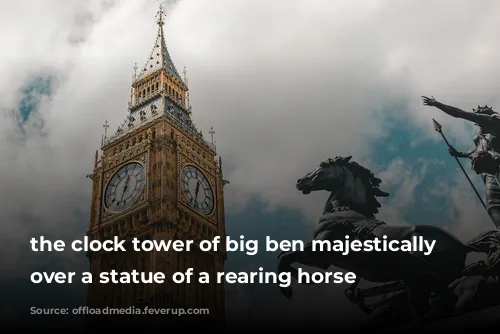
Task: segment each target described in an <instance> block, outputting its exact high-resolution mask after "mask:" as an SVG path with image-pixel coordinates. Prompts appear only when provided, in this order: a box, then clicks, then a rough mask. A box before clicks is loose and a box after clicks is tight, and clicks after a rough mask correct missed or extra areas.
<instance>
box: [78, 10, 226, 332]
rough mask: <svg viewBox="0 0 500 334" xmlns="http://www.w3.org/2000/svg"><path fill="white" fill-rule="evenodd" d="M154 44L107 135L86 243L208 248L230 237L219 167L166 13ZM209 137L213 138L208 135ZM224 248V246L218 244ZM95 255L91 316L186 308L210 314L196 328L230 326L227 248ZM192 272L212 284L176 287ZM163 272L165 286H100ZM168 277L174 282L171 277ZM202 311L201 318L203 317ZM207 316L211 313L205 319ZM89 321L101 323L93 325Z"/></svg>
mask: <svg viewBox="0 0 500 334" xmlns="http://www.w3.org/2000/svg"><path fill="white" fill-rule="evenodd" d="M157 19H158V21H157V23H158V36H157V38H156V42H155V44H154V47H153V51H152V52H151V55H150V57H149V58H148V60H147V62H146V65H145V66H144V67H143V68H141V70H140V72H137V68H136V73H135V74H134V77H133V83H132V93H131V101H130V103H129V110H128V116H127V118H126V120H125V122H124V123H123V124H122V125H121V126H119V127H118V130H117V131H116V133H115V134H113V135H112V136H109V137H108V134H107V131H106V130H107V127H108V125H107V122H106V124H105V134H104V136H103V139H102V147H101V150H102V152H101V155H100V157H99V154H98V152H97V151H96V156H95V162H94V171H93V174H91V175H90V178H91V179H92V182H93V191H92V206H91V217H90V227H89V230H88V232H87V235H88V237H89V239H91V240H94V239H98V240H101V241H102V240H106V239H112V238H114V237H119V239H120V240H123V239H126V240H132V239H133V238H138V239H141V240H146V239H149V240H179V239H180V240H194V244H196V243H197V242H199V241H201V240H212V239H213V238H214V237H215V236H220V238H221V240H222V241H223V240H224V238H225V224H224V200H223V187H224V184H225V183H226V182H225V181H224V179H223V176H222V166H221V159H220V158H219V159H217V155H216V151H215V145H214V143H213V140H212V142H208V141H206V140H205V139H204V138H203V136H202V134H201V132H200V131H199V130H197V128H196V127H195V125H194V124H193V122H192V119H191V106H190V103H189V93H188V87H187V79H186V77H185V72H184V77H183V78H181V76H180V75H179V73H178V72H177V70H176V68H175V66H174V63H173V61H172V59H171V58H170V55H169V52H168V50H167V46H166V42H165V36H164V32H163V24H164V13H163V11H162V8H161V7H160V10H159V12H158V14H157ZM210 133H211V134H213V131H212V130H211V131H210ZM222 245H223V243H222ZM192 248H193V249H192V250H191V251H189V252H187V251H184V252H176V251H173V250H172V251H150V252H135V251H132V249H131V245H130V251H127V252H92V253H88V257H89V259H90V264H91V272H92V276H93V277H94V281H93V283H92V284H90V286H89V292H88V306H89V308H105V307H108V308H120V309H124V308H132V309H140V308H144V307H148V308H183V309H184V310H185V311H186V312H187V310H189V309H192V310H194V311H192V312H194V314H196V312H200V311H199V309H200V308H201V309H205V310H208V311H209V315H206V314H205V315H204V316H201V317H200V315H199V314H198V315H193V316H189V318H190V319H191V320H193V321H196V318H198V319H199V320H200V321H203V320H202V319H205V320H207V319H208V320H210V323H218V324H221V325H222V324H223V323H224V286H223V284H216V282H215V278H216V277H215V273H216V272H220V271H223V267H224V261H225V259H226V254H225V251H224V247H219V249H217V251H208V252H206V251H200V250H196V247H192ZM188 268H193V269H194V273H195V275H194V276H193V278H196V277H197V276H196V273H197V272H207V273H209V274H210V276H211V277H210V283H206V284H202V283H198V280H197V279H192V281H191V283H190V284H177V283H174V282H173V281H172V279H171V277H172V275H171V274H172V273H174V272H185V271H186V270H187V269H188ZM112 270H115V271H117V272H132V271H133V270H136V271H138V272H163V273H165V277H166V280H165V281H164V282H163V283H162V284H156V283H130V284H119V283H116V284H113V283H107V284H103V283H99V279H98V278H99V274H100V273H101V272H111V271H112ZM169 274H170V275H169ZM197 310H198V311H197ZM205 313H206V311H205ZM118 317H119V318H118V319H116V320H117V321H119V322H121V321H120V319H123V321H125V320H126V319H129V320H134V321H135V320H139V321H144V322H145V323H150V324H152V323H153V322H154V323H156V322H157V321H159V322H167V323H168V322H170V321H176V320H175V319H176V318H178V319H182V318H184V316H158V315H154V317H151V316H149V315H144V314H129V315H119V316H118ZM89 319H90V320H89V322H91V323H92V322H93V321H92V320H96V321H97V322H99V319H102V318H101V317H100V316H95V317H89Z"/></svg>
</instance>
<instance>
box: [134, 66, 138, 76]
mask: <svg viewBox="0 0 500 334" xmlns="http://www.w3.org/2000/svg"><path fill="white" fill-rule="evenodd" d="M138 68H139V67H138V66H137V63H135V64H134V78H136V77H137V69H138Z"/></svg>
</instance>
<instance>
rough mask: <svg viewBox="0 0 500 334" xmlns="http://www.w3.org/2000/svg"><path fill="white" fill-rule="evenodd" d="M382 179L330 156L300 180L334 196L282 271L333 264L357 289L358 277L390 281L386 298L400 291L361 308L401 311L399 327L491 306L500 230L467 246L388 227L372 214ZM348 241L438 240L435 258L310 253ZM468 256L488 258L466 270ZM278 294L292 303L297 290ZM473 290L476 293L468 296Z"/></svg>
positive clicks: (434, 230)
mask: <svg viewBox="0 0 500 334" xmlns="http://www.w3.org/2000/svg"><path fill="white" fill-rule="evenodd" d="M381 182H382V181H381V180H380V179H378V178H376V177H375V176H374V174H373V173H372V172H371V171H370V170H369V169H367V168H365V167H363V166H361V165H359V164H358V163H356V162H353V161H351V157H350V156H349V157H336V158H335V159H328V160H326V161H324V162H322V163H321V164H320V165H319V166H318V167H317V168H315V169H314V170H313V171H312V172H310V173H308V174H306V175H305V176H304V177H302V178H300V179H299V180H298V181H297V185H296V187H297V189H298V190H299V191H301V192H302V193H304V194H309V193H311V192H313V191H320V190H325V191H328V192H330V195H329V197H328V199H327V201H326V204H325V207H324V210H323V215H322V216H321V218H320V219H319V221H318V222H317V224H316V228H315V231H314V238H313V240H311V241H310V242H309V243H307V244H306V246H305V248H304V251H300V252H298V251H289V252H281V253H280V255H279V257H278V258H279V265H278V272H290V273H291V275H292V276H293V277H294V278H295V279H297V269H296V268H294V267H293V266H292V264H294V263H298V264H303V265H306V266H311V267H316V268H319V269H323V270H326V269H328V268H329V267H330V266H336V267H339V268H341V269H344V270H348V271H351V272H354V273H355V274H356V276H357V277H358V281H357V282H356V283H355V287H357V285H358V283H359V279H361V278H363V279H365V280H367V281H371V282H378V283H384V284H385V283H386V282H396V283H392V284H390V288H389V289H388V288H385V289H381V290H380V291H382V292H381V293H385V294H387V293H391V291H395V290H401V289H402V290H403V292H401V293H398V294H395V295H394V297H393V298H392V297H390V298H389V299H388V300H386V301H385V302H384V304H383V305H384V306H383V307H380V308H378V309H377V307H372V308H366V307H365V308H364V310H365V311H367V312H369V313H373V314H376V318H377V319H381V318H387V315H388V314H396V313H395V312H393V311H394V310H395V309H397V310H398V314H399V315H402V314H403V313H404V315H405V316H406V317H403V316H400V317H399V318H398V319H399V321H400V322H402V321H403V320H402V319H405V321H415V319H425V318H426V317H427V318H429V317H430V315H431V314H432V315H433V316H435V315H436V314H439V315H442V314H446V313H453V312H460V311H463V310H465V309H470V308H471V307H472V308H481V307H486V306H488V305H487V304H491V303H489V302H484V301H482V300H483V299H484V298H485V296H489V297H490V298H491V293H490V292H488V291H487V289H486V288H487V287H490V288H491V287H495V288H497V287H500V284H499V281H498V278H496V276H495V275H498V274H500V264H499V263H500V232H499V231H498V230H493V231H488V232H485V233H483V234H481V235H479V236H478V237H476V238H474V239H473V240H471V241H470V242H468V243H467V244H464V243H462V242H461V241H460V240H458V239H457V238H455V237H454V236H453V235H452V234H450V233H448V232H447V231H445V230H443V229H441V228H439V227H436V226H430V225H412V226H391V225H387V224H386V223H384V222H382V221H379V220H377V219H376V217H375V214H376V213H378V209H379V208H380V207H381V204H380V203H379V202H378V200H377V197H387V196H389V194H388V193H386V192H384V191H382V190H381V189H380V188H379V186H380V184H381ZM345 236H349V238H350V239H351V240H354V239H357V240H360V241H366V240H373V239H377V238H378V239H382V238H383V237H384V236H386V238H387V239H388V240H398V241H403V240H411V239H412V238H414V237H416V236H417V237H423V238H424V239H426V240H435V241H436V243H435V248H434V250H433V252H432V254H430V255H424V254H420V253H418V252H416V253H409V252H353V253H349V254H348V255H342V254H339V253H336V252H318V251H313V250H312V243H313V241H314V240H331V241H334V240H339V239H344V238H345ZM470 252H482V253H486V254H487V259H486V260H485V261H480V262H478V263H474V264H472V265H469V266H466V264H465V260H466V256H467V254H468V253H470ZM482 283H487V284H482ZM490 283H491V284H490ZM479 285H481V286H483V287H484V288H483V290H482V293H481V290H480V289H477V287H478V286H479ZM387 286H389V285H387ZM393 286H396V288H395V289H393V288H392V287H393ZM377 288H380V287H377ZM382 288H384V287H382ZM280 289H281V291H282V293H283V294H284V295H285V296H286V297H288V298H290V299H291V298H292V287H286V288H283V287H281V288H280ZM391 289H393V290H391ZM471 289H473V291H474V293H473V294H471V293H469V292H470V291H471ZM358 290H359V289H358ZM494 290H495V289H494ZM497 290H498V289H497ZM495 291H496V290H495ZM353 292H354V291H353ZM497 293H498V294H497V298H495V302H496V303H498V304H500V291H498V292H497ZM353 299H355V298H353ZM408 300H409V301H410V303H408ZM358 301H359V300H358ZM476 304H477V305H476ZM408 305H410V306H408ZM375 311H376V312H375ZM384 311H386V312H384ZM392 318H393V317H392ZM392 320H394V319H392ZM392 320H391V323H392V325H394V322H393V321H392ZM378 322H380V321H378ZM372 323H374V322H372ZM384 323H385V322H384Z"/></svg>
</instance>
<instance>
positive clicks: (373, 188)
mask: <svg viewBox="0 0 500 334" xmlns="http://www.w3.org/2000/svg"><path fill="white" fill-rule="evenodd" d="M351 158H352V156H348V157H340V156H338V157H335V159H328V160H327V163H331V164H335V165H337V166H345V167H347V168H348V169H349V170H350V171H351V172H352V173H353V174H354V176H356V177H359V178H360V179H361V181H362V182H363V184H364V185H365V188H366V191H367V194H366V201H367V203H366V204H367V206H368V209H370V210H371V212H372V213H373V214H375V213H378V208H380V207H381V206H382V205H381V204H380V203H379V201H378V200H377V197H388V196H389V193H386V192H385V191H382V190H381V189H380V183H382V180H381V179H379V178H377V177H375V175H374V174H373V172H372V171H371V170H369V169H368V168H366V167H363V166H361V165H360V164H358V163H357V162H355V161H351Z"/></svg>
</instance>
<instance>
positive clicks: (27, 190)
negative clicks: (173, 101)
mask: <svg viewBox="0 0 500 334" xmlns="http://www.w3.org/2000/svg"><path fill="white" fill-rule="evenodd" d="M28 5H29V8H30V11H26V10H23V9H24V8H27V7H28ZM156 6H157V4H156V3H155V2H153V1H145V0H142V1H138V0H134V1H97V0H96V1H90V2H83V1H64V2H61V1H56V0H46V1H43V2H40V3H38V2H37V3H32V2H29V3H28V1H27V0H24V1H23V0H20V1H16V2H8V3H3V4H2V8H1V10H0V15H1V19H0V28H1V29H0V31H1V33H0V34H1V38H0V49H2V54H1V55H0V60H1V61H0V72H1V73H2V76H1V77H0V88H1V89H0V110H1V113H0V141H1V142H2V143H4V145H1V146H0V156H2V161H1V162H0V166H1V176H2V177H1V178H0V187H1V189H2V193H1V194H0V203H1V204H0V210H1V211H0V212H1V214H0V221H1V224H2V227H3V228H4V230H3V231H4V233H3V234H2V239H1V243H0V244H1V246H0V247H1V250H2V252H7V251H8V252H9V254H11V255H12V256H11V257H9V259H11V261H12V263H11V264H12V265H15V266H16V268H17V269H18V270H21V267H20V266H21V263H28V262H27V261H24V260H26V259H25V257H27V256H28V255H27V254H26V249H25V248H20V246H19V245H20V244H24V243H25V244H27V240H28V238H29V237H30V236H35V235H39V234H45V235H48V234H52V235H56V236H58V237H61V238H63V237H67V238H71V237H75V236H80V234H81V232H82V231H83V230H84V228H86V226H85V227H84V226H82V224H87V222H86V221H85V218H82V217H85V214H86V212H87V211H88V207H89V200H90V191H91V189H90V183H89V181H88V180H86V179H85V175H86V174H88V173H89V172H90V171H91V168H92V162H93V154H94V151H95V149H96V148H97V147H99V144H100V139H101V134H102V128H101V124H102V123H103V122H104V120H105V119H108V120H109V121H110V123H111V124H112V125H113V127H114V128H115V129H116V126H118V125H119V123H120V122H121V121H122V119H123V118H124V116H125V114H126V107H127V102H128V98H129V92H130V84H131V75H132V67H133V64H134V63H135V62H138V63H139V65H141V64H142V63H143V62H145V61H146V58H147V56H148V54H149V52H150V50H151V48H152V46H153V42H154V39H155V33H156V26H155V24H154V20H153V14H154V13H155V11H156V9H157V8H156ZM498 6H499V4H498V3H497V2H495V1H482V2H481V3H477V2H473V1H459V2H458V1H427V2H426V5H423V4H422V2H421V1H404V2H403V1H401V2H394V1H356V2H355V3H353V2H345V1H286V2H285V1H272V2H269V1H247V0H241V1H222V0H214V1H202V0H184V1H181V2H179V3H177V4H176V5H175V6H173V7H171V8H170V9H169V14H168V18H167V24H166V26H165V30H166V34H167V39H168V44H169V49H170V52H171V54H172V56H173V58H174V60H175V62H176V65H177V67H178V69H179V70H182V68H183V66H185V65H186V66H187V67H188V70H189V82H190V88H191V101H192V104H193V114H194V121H195V123H197V124H198V126H199V127H200V128H201V129H202V130H203V131H204V133H205V134H206V133H207V132H208V129H209V127H210V126H214V128H215V130H216V131H217V133H216V141H217V144H218V151H219V153H220V154H222V155H223V157H224V163H225V165H226V166H227V170H228V173H227V175H226V178H227V179H229V180H230V181H231V185H230V186H229V187H227V207H228V210H236V209H238V208H241V207H242V205H244V203H245V202H247V201H248V199H249V198H250V197H258V198H260V199H261V200H263V201H265V202H267V203H268V204H269V206H270V208H272V207H274V206H277V205H284V206H289V207H294V208H299V209H301V210H302V211H303V212H304V213H305V214H306V215H307V216H308V217H311V220H313V218H315V217H316V216H317V214H318V212H319V211H318V209H317V208H319V205H320V204H321V201H320V197H319V196H320V195H314V196H310V197H308V199H307V200H306V199H305V197H304V196H302V195H300V194H299V193H297V192H296V191H295V189H294V188H293V187H294V182H295V180H296V179H297V178H298V177H299V176H301V175H303V174H304V173H305V172H307V171H308V170H310V169H312V168H314V167H315V166H316V165H317V163H318V162H319V161H320V160H321V159H324V158H326V157H329V156H334V155H347V154H352V155H354V156H355V157H356V159H357V160H362V161H363V159H365V160H364V161H369V160H370V146H369V143H370V142H372V141H373V140H374V139H376V138H378V137H381V136H383V135H384V133H383V129H384V121H383V117H384V113H385V110H386V108H387V106H391V105H392V103H393V101H394V100H397V101H405V105H406V108H407V109H403V110H401V112H402V113H409V114H410V116H411V117H412V119H413V121H414V122H415V124H416V125H417V126H421V130H422V136H426V135H428V133H427V131H432V129H431V128H430V127H429V124H428V121H429V119H430V117H431V116H432V117H436V118H437V119H438V120H439V121H441V122H442V123H443V125H445V126H446V127H447V129H449V131H451V132H452V133H453V135H454V136H455V137H457V138H461V139H462V140H463V141H464V142H465V141H466V140H470V138H469V137H468V134H469V132H468V131H467V130H465V129H464V127H463V126H462V122H460V121H455V120H451V119H449V118H446V117H445V116H441V115H440V114H437V113H436V111H435V110H432V109H429V108H424V107H422V106H421V104H420V101H419V100H418V98H419V96H420V95H421V94H429V95H430V94H434V95H435V96H436V97H437V98H440V99H442V100H443V101H444V102H450V103H456V104H458V105H459V106H463V107H464V108H467V109H469V108H472V106H474V105H477V104H478V103H481V104H483V103H488V104H493V105H494V106H495V105H498V106H500V100H498V94H497V92H498V86H499V84H500V82H499V80H500V79H499V78H500V76H499V75H497V73H498V72H499V65H498V61H497V60H498V56H499V52H500V48H498V47H497V44H498V43H496V38H495V37H496V36H498V33H499V29H500V23H498V20H497V16H498V15H497V14H498V12H499V11H500V8H498ZM44 75H50V76H52V77H53V78H54V81H53V94H52V96H51V98H50V99H49V98H46V97H42V98H41V100H40V102H39V104H38V108H37V112H36V113H34V114H33V116H32V117H31V118H30V119H29V120H28V121H27V123H26V124H25V125H24V135H20V134H19V126H18V120H17V119H15V118H14V117H13V116H12V115H13V114H12V110H15V109H16V108H17V107H18V103H19V101H20V99H21V98H22V96H21V88H22V87H24V86H25V85H26V84H27V83H28V82H29V81H30V79H31V78H32V77H33V76H44ZM472 101H473V102H472ZM112 129H113V128H112ZM451 132H450V133H451ZM433 135H434V134H433ZM358 157H359V158H358ZM391 166H392V167H397V166H395V165H391ZM392 167H391V168H392ZM405 168H406V167H405ZM423 172H424V171H420V172H417V174H416V175H417V176H414V175H413V174H411V175H410V174H408V173H407V172H405V170H401V169H398V168H395V169H394V170H392V171H391V173H402V177H406V180H407V182H408V183H409V184H410V185H414V184H415V182H418V180H419V177H418V175H421V173H423ZM419 173H420V174H419ZM415 178H416V179H415ZM389 179H390V175H389V174H387V179H386V180H385V181H386V182H389V181H388V180H389ZM404 185H405V186H406V184H404ZM454 194H455V193H454ZM456 194H457V195H456V196H458V193H456ZM405 198H406V197H403V196H402V197H401V201H403V202H404V200H405ZM401 205H408V203H406V202H405V203H403V204H401ZM398 208H399V207H398ZM55 213H57V214H55ZM391 219H392V218H391ZM394 219H399V218H398V217H394ZM391 223H397V222H396V221H394V222H392V221H391ZM23 247H24V246H23ZM20 260H23V261H20ZM12 269H14V268H13V267H12Z"/></svg>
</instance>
